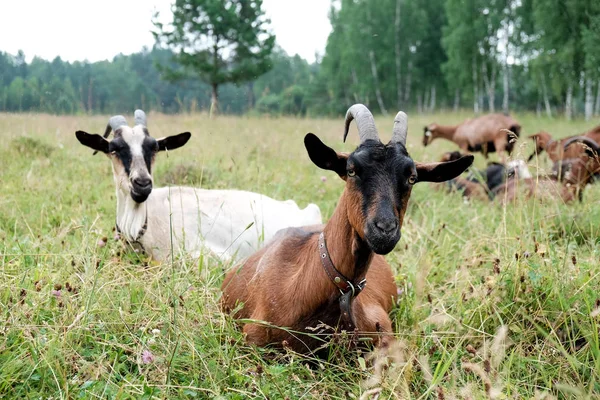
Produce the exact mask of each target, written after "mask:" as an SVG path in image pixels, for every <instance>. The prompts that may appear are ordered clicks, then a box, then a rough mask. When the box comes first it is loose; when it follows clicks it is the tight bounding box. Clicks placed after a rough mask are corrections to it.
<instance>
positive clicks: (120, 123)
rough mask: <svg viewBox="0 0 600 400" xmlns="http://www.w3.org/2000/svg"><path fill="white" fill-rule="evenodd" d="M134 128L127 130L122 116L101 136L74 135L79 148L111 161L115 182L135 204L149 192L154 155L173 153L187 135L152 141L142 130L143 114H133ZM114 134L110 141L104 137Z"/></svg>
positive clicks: (141, 200) (182, 134) (82, 133)
mask: <svg viewBox="0 0 600 400" xmlns="http://www.w3.org/2000/svg"><path fill="white" fill-rule="evenodd" d="M134 117H135V125H134V126H133V128H132V127H130V126H129V125H127V120H126V119H125V117H124V116H122V115H116V116H114V117H112V118H110V120H109V121H108V125H107V126H106V131H105V132H104V136H100V135H98V134H90V133H87V132H84V131H77V132H75V136H77V139H78V140H79V142H80V143H81V144H83V145H84V146H87V147H90V148H92V149H94V150H95V152H94V154H96V152H102V153H104V154H106V155H107V156H108V157H109V158H110V159H111V161H112V166H113V173H114V177H115V182H116V183H117V186H118V187H119V189H121V190H123V191H125V192H128V193H129V195H130V196H131V198H132V199H133V200H134V201H135V202H137V203H143V202H144V201H146V199H147V198H148V196H150V193H151V192H152V166H153V164H154V158H155V156H156V153H158V152H159V151H163V150H174V149H176V148H178V147H181V146H183V145H184V144H186V143H187V141H188V140H189V139H190V137H191V134H190V133H189V132H184V133H180V134H178V135H174V136H168V137H165V138H161V139H154V138H153V137H151V136H150V133H149V132H148V129H147V128H146V114H145V113H144V112H143V111H142V110H136V111H135V114H134ZM111 132H114V137H113V139H112V140H108V139H107V138H108V136H109V135H110V133H111Z"/></svg>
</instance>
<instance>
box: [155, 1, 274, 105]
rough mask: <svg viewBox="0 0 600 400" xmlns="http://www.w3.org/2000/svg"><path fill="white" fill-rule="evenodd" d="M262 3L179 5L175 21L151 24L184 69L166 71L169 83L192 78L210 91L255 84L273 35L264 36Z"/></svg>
mask: <svg viewBox="0 0 600 400" xmlns="http://www.w3.org/2000/svg"><path fill="white" fill-rule="evenodd" d="M267 22H268V21H267V20H266V19H265V18H264V12H263V10H262V0H227V1H222V0H178V1H177V2H175V5H174V6H173V22H172V23H171V24H170V25H169V26H168V27H165V26H164V25H163V24H162V23H161V22H158V21H155V22H154V25H155V26H156V28H157V29H158V31H157V32H154V35H155V37H156V39H157V41H158V42H159V43H164V44H165V45H167V46H168V47H169V48H172V49H173V50H174V52H175V56H174V60H175V61H176V62H177V63H178V64H180V65H181V66H183V67H184V70H183V71H182V70H177V71H176V70H173V69H165V68H164V67H163V70H165V71H166V72H168V74H169V76H170V77H171V78H172V79H179V78H181V77H183V76H186V75H187V74H188V73H192V74H194V75H195V76H197V77H199V78H200V79H201V80H202V81H203V82H205V83H207V84H209V85H211V87H212V88H213V102H214V103H215V104H213V105H214V106H216V101H217V87H218V86H219V85H221V84H224V83H241V82H246V81H250V80H254V79H256V78H257V77H259V76H260V75H262V74H263V73H265V72H266V71H268V70H269V68H270V67H271V63H270V60H269V56H270V55H271V52H272V50H273V46H274V45H275V36H274V35H272V34H270V33H268V32H267V31H266V29H265V26H264V25H265V24H266V23H267Z"/></svg>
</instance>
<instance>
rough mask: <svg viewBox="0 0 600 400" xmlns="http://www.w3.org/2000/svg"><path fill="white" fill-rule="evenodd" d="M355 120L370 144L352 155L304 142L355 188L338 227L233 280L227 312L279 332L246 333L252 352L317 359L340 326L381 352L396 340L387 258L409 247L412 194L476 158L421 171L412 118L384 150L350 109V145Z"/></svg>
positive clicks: (300, 233)
mask: <svg viewBox="0 0 600 400" xmlns="http://www.w3.org/2000/svg"><path fill="white" fill-rule="evenodd" d="M353 119H354V120H356V124H357V127H358V133H359V136H360V145H359V146H358V148H357V149H356V150H355V151H354V152H352V153H350V154H347V153H337V152H336V151H335V150H333V149H331V148H329V147H327V146H326V145H325V144H324V143H323V142H321V140H320V139H319V138H318V137H317V136H315V135H313V134H312V133H309V134H307V135H306V137H305V138H304V144H305V146H306V150H307V151H308V155H309V157H310V159H311V160H312V162H313V163H314V164H315V165H316V166H318V167H319V168H322V169H326V170H330V171H334V172H335V173H337V174H338V175H339V177H340V178H341V179H342V180H344V181H345V183H346V184H345V189H344V191H343V193H342V195H341V197H340V200H339V202H338V205H337V207H336V209H335V211H334V213H333V215H332V217H331V219H330V220H329V222H328V223H327V224H326V225H325V226H313V227H304V228H290V229H285V230H282V231H280V232H279V233H278V234H277V236H276V237H275V238H274V239H273V241H271V242H270V243H268V244H267V245H266V246H265V247H264V248H263V249H261V250H260V251H258V252H257V253H255V254H253V255H252V256H250V257H249V258H248V260H246V261H245V262H244V263H242V264H241V265H238V266H236V267H234V268H233V269H232V270H231V271H229V273H228V274H227V276H226V277H225V280H224V282H223V286H222V290H223V298H222V307H223V309H224V311H225V312H228V313H230V312H233V313H234V317H235V318H250V319H252V320H257V321H265V322H266V323H268V324H269V325H265V324H261V323H260V322H249V323H247V324H246V325H245V326H244V328H243V331H244V333H245V334H246V339H247V341H248V342H250V343H253V344H256V345H259V346H265V345H268V344H274V345H285V346H289V347H290V348H292V349H293V350H295V351H297V352H309V351H313V350H315V349H317V348H318V347H319V346H321V345H324V343H327V341H326V340H324V338H318V337H316V336H315V335H321V334H328V333H331V330H330V327H331V328H333V329H334V330H336V328H337V329H342V330H346V331H354V330H356V331H357V332H358V335H360V336H365V337H369V338H371V339H372V340H373V342H374V343H375V344H376V345H380V346H385V345H387V344H388V343H390V341H391V340H393V338H392V335H391V334H392V322H391V320H390V318H389V316H388V313H389V311H390V310H391V308H392V305H393V304H394V301H395V299H396V296H397V287H396V285H395V283H394V276H393V274H392V270H391V268H390V266H389V265H388V263H387V262H386V261H385V258H384V257H383V255H384V254H387V253H389V252H390V251H392V250H393V249H394V247H395V245H396V243H398V240H400V228H401V227H402V221H403V219H404V213H405V212H406V208H407V205H408V200H409V198H410V194H411V190H412V186H413V185H414V184H415V183H418V182H427V181H429V182H441V181H445V180H448V179H452V178H454V177H455V176H457V175H459V174H461V173H462V172H463V171H464V170H465V169H466V168H468V167H469V165H471V163H472V162H473V156H466V157H462V158H460V159H458V160H455V161H451V162H446V163H431V164H422V163H419V162H415V161H413V160H412V159H411V158H410V156H409V155H408V152H407V151H406V147H405V143H406V135H407V117H406V114H404V113H403V112H399V113H398V115H397V116H396V118H395V120H394V129H393V134H392V139H391V140H390V142H389V143H388V144H387V145H384V144H383V143H382V142H381V141H380V139H379V135H378V133H377V129H376V127H375V122H374V120H373V116H372V115H371V113H370V111H369V110H368V109H367V108H366V107H365V106H364V105H362V104H356V105H354V106H352V107H350V109H349V110H348V112H347V114H346V124H345V126H346V129H345V132H344V140H345V139H346V136H347V134H348V128H349V125H350V122H351V121H352V120H353ZM325 345H326V344H325Z"/></svg>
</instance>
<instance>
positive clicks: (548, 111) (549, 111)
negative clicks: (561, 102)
mask: <svg viewBox="0 0 600 400" xmlns="http://www.w3.org/2000/svg"><path fill="white" fill-rule="evenodd" d="M542 95H543V96H544V106H545V107H546V115H547V116H548V118H552V108H551V107H550V99H548V89H547V88H546V78H544V75H542Z"/></svg>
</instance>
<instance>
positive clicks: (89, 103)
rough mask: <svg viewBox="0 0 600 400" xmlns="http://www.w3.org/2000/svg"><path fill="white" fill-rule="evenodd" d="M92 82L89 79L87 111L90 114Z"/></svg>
mask: <svg viewBox="0 0 600 400" xmlns="http://www.w3.org/2000/svg"><path fill="white" fill-rule="evenodd" d="M93 86H94V80H93V79H92V78H91V77H90V83H89V85H88V99H87V111H88V113H90V114H91V113H92V98H93V96H92V92H93Z"/></svg>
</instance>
